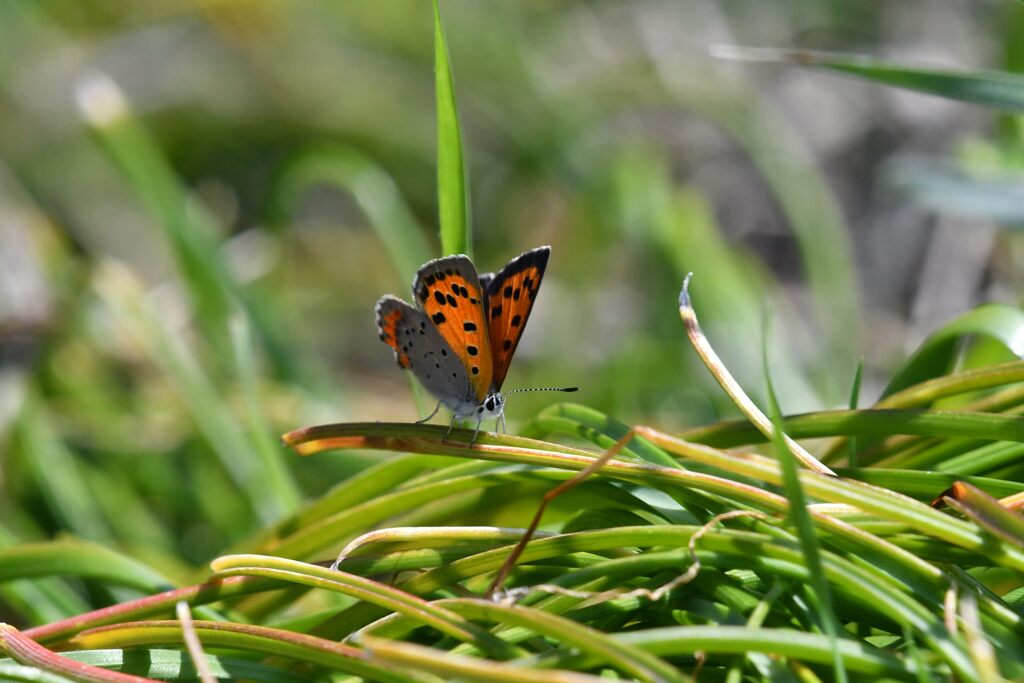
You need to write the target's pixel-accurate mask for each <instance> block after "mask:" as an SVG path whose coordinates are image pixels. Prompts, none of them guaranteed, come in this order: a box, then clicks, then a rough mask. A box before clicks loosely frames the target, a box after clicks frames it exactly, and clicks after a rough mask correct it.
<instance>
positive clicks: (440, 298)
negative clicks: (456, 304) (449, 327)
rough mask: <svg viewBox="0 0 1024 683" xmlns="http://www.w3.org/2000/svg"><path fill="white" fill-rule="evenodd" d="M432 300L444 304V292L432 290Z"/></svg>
mask: <svg viewBox="0 0 1024 683" xmlns="http://www.w3.org/2000/svg"><path fill="white" fill-rule="evenodd" d="M434 300H435V301H437V303H439V304H441V305H442V306H444V294H442V293H441V292H440V291H439V290H436V289H435V290H434Z"/></svg>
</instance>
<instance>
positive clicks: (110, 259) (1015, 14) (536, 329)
mask: <svg viewBox="0 0 1024 683" xmlns="http://www.w3.org/2000/svg"><path fill="white" fill-rule="evenodd" d="M925 10H927V11H925ZM442 12H443V15H444V20H445V26H446V33H447V37H448V43H449V50H450V52H451V63H452V69H453V73H454V77H455V85H456V94H457V97H458V100H459V105H460V114H461V117H462V128H463V141H464V145H465V149H466V158H467V174H468V181H469V187H470V197H471V212H472V225H473V256H474V260H475V262H476V263H477V264H478V266H479V268H480V270H481V271H484V270H495V269H497V268H499V267H500V266H501V265H502V264H503V263H504V262H505V261H507V260H508V259H510V258H512V257H513V256H515V255H517V254H519V253H520V252H522V251H525V250H526V249H529V248H532V247H534V246H537V245H541V244H551V245H552V248H553V253H552V259H551V261H550V263H549V266H548V272H547V276H546V278H545V281H544V287H543V289H542V292H541V294H540V296H539V297H538V303H537V307H536V309H535V311H534V314H533V317H532V319H531V322H530V326H529V330H528V332H527V334H526V336H525V338H524V341H523V343H522V344H521V345H520V347H519V351H518V354H517V359H516V361H515V363H514V364H513V367H512V370H511V372H510V375H509V379H508V382H507V386H508V387H516V386H524V387H528V386H536V385H549V384H555V385H576V384H578V385H579V386H580V387H581V392H580V393H579V394H577V395H576V396H578V397H579V401H580V402H582V403H586V404H588V405H590V406H593V407H594V408H597V409H599V410H601V411H604V412H607V413H609V414H611V415H614V416H615V417H617V418H618V419H620V420H622V421H624V422H628V423H646V424H652V425H656V426H658V427H661V428H664V429H667V430H673V429H681V428H684V427H689V426H695V425H700V424H706V423H708V422H711V421H714V420H716V419H719V418H722V417H731V416H734V415H735V412H734V408H732V407H731V404H730V403H729V401H728V400H727V399H726V398H724V397H723V396H722V395H721V393H720V392H719V391H718V390H717V389H716V388H715V386H714V384H713V382H712V380H711V379H710V378H709V377H708V376H707V374H706V371H705V370H704V369H703V367H702V366H701V365H700V364H699V362H698V361H697V359H696V358H695V357H694V355H693V353H692V351H691V350H690V348H689V346H688V344H687V343H686V338H685V335H684V333H683V330H682V326H681V324H680V322H679V319H678V315H677V310H676V297H677V294H678V290H679V285H680V282H681V280H682V277H683V275H685V273H686V272H688V271H694V281H693V288H692V291H693V294H694V299H695V302H696V307H697V311H698V313H699V314H700V315H701V320H702V323H703V324H704V327H705V331H706V332H707V333H708V336H709V338H710V340H711V342H712V343H713V344H714V345H715V347H716V348H717V349H718V351H719V353H720V354H721V356H722V358H723V360H724V361H725V363H726V364H727V365H728V366H729V367H730V368H731V369H732V371H733V372H734V373H735V375H736V376H737V378H738V379H739V380H740V382H741V383H742V384H743V385H744V386H745V387H746V388H747V389H748V390H749V391H750V392H751V393H752V395H753V396H755V397H756V398H759V397H761V396H762V383H763V379H762V370H761V367H760V349H761V345H762V335H761V328H762V320H763V318H764V316H765V315H769V314H770V316H771V321H772V327H773V338H772V341H771V347H770V349H771V356H772V359H773V360H772V374H773V380H774V382H775V383H776V388H777V390H778V391H779V393H780V399H781V402H782V405H783V409H784V410H786V411H787V412H795V411H800V410H810V409H820V408H828V407H836V406H843V405H845V404H846V402H847V401H848V394H849V391H850V389H849V387H850V385H851V383H852V381H853V376H854V373H855V369H856V366H857V363H858V361H859V359H860V358H862V357H863V359H864V363H865V382H864V388H863V390H862V404H867V403H870V402H871V401H872V400H874V398H876V397H877V396H878V394H879V392H880V391H881V388H882V387H883V386H884V384H885V383H886V381H887V380H888V378H889V376H890V374H891V372H892V369H893V368H894V367H896V366H897V365H898V364H899V363H900V362H901V361H902V360H903V359H904V358H905V357H906V356H907V355H908V354H909V353H910V352H911V351H912V350H913V348H914V347H915V346H916V345H917V344H918V343H919V342H920V341H921V340H922V339H923V338H924V337H925V336H926V335H927V334H928V333H929V332H930V331H932V330H933V329H935V328H936V327H937V326H938V325H939V324H941V323H942V322H944V321H946V320H948V319H950V318H951V317H953V316H955V315H957V314H959V313H962V312H964V311H967V310H969V309H970V308H971V307H973V306H974V305H976V304H978V303H980V302H983V301H1004V302H1008V303H1012V304H1016V303H1017V302H1018V301H1019V297H1020V294H1021V292H1022V291H1024V281H1022V276H1021V273H1022V272H1024V270H1022V268H1021V261H1022V259H1024V247H1022V244H1021V241H1020V238H1019V236H1018V235H1017V233H1016V232H1015V231H1014V228H1015V227H1017V226H1018V225H1019V224H1020V223H1021V221H1022V219H1024V208H1021V207H1024V201H1021V199H1024V194H1022V192H1021V187H1022V185H1021V175H1020V173H1021V168H1022V159H1024V155H1022V154H1021V149H1022V147H1021V126H1020V118H1019V117H1014V116H1009V115H1001V114H994V113H992V112H991V111H989V110H985V109H981V108H975V107H972V106H969V105H965V104H960V103H956V102H951V101H946V100H939V99H936V98H932V97H928V96H924V95H918V94H913V93H908V92H905V91H895V90H891V89H886V88H882V87H879V86H876V85H871V84H868V83H864V82H860V81H856V80H852V79H849V78H844V77H842V76H836V75H833V74H828V73H823V72H818V71H808V70H802V69H800V68H798V67H795V66H777V65H763V64H749V63H742V62H734V61H727V60H722V59H716V58H713V57H712V56H711V51H712V49H713V48H714V46H721V45H744V46H776V47H799V48H808V49H818V50H838V51H849V52H856V53H859V54H871V55H877V56H884V57H890V58H893V59H897V60H900V61H903V62H917V63H927V64H933V65H939V66H946V67H951V68H965V69H967V68H991V69H1001V70H1008V71H1019V70H1020V69H1021V67H1022V66H1024V5H1022V4H1021V3H1010V2H976V3H953V4H937V3H925V2H916V1H913V2H901V3H852V2H849V3H843V2H777V1H772V2H764V1H762V0H744V1H738V0H737V1H730V2H710V1H700V2H696V1H695V2H668V1H665V2H642V3H633V2H615V1H603V2H570V1H562V2H538V1H534V2H516V3H509V2H479V1H477V0H447V1H446V2H444V3H443V4H442ZM432 40H433V32H432V15H431V5H430V4H429V3H427V2H423V1H422V0H382V1H380V2H283V1H274V0H256V1H247V2H241V1H235V0H205V1H196V2H186V3H179V2H164V1H162V0H156V1H153V2H146V3H121V2H108V1H74V2H71V1H63V2H33V3H27V2H19V1H17V0H7V1H4V2H0V545H5V544H12V543H15V542H20V541H26V540H32V539H44V538H51V537H54V536H59V535H61V534H64V533H70V534H73V535H75V536H78V537H81V538H85V539H89V540H94V541H99V542H102V543H104V544H108V545H111V546H114V547H118V548H120V549H123V550H125V551H127V552H129V553H130V554H133V555H135V556H137V557H140V558H142V559H145V560H147V561H149V562H152V563H153V564H154V566H158V567H160V568H161V570H162V571H165V572H166V573H167V574H168V575H169V576H174V577H184V576H187V575H188V573H189V572H190V571H192V570H193V569H194V568H196V567H199V566H201V565H202V563H203V562H205V561H206V560H207V559H208V558H209V557H211V556H212V555H214V554H216V553H218V552H220V551H222V550H224V548H226V547H228V546H229V545H230V544H231V543H233V542H237V541H238V540H239V539H242V538H244V537H246V536H247V535H249V534H251V533H253V532H254V531H255V530H257V529H259V528H261V527H262V526H264V525H266V524H267V523H269V522H271V521H273V520H275V519H278V518H280V517H281V516H282V515H283V514H284V513H285V512H287V511H290V510H294V509H295V507H296V506H297V505H298V504H299V503H300V502H301V501H302V500H305V499H307V498H308V497H311V496H315V495H317V494H318V493H321V492H323V491H324V490H326V489H327V488H328V487H329V486H330V485H331V484H332V483H334V482H336V481H339V480H341V479H343V478H344V477H345V476H348V475H349V474H351V473H352V472H354V471H356V470H358V469H359V468H361V467H364V466H366V465H367V464H369V463H372V462H374V461H376V460H377V459H379V458H380V455H379V454H372V455H371V454H367V455H365V456H354V455H352V454H351V453H346V454H343V455H341V454H339V455H330V454H329V455H323V456H318V457H316V458H311V459H307V460H303V459H300V458H298V457H295V456H293V455H292V454H290V453H288V452H285V451H284V449H283V448H282V447H281V446H280V445H279V444H278V435H279V434H281V433H282V432H284V431H288V430H290V429H294V428H296V427H300V426H303V425H308V424H314V423H318V422H328V421H350V420H380V421H407V420H413V419H416V418H417V417H418V415H419V413H418V412H417V405H416V402H415V401H414V398H413V393H412V388H411V384H410V381H409V377H408V376H407V373H402V372H400V371H399V370H398V369H397V368H396V367H395V364H394V362H393V358H392V354H391V351H390V349H388V348H387V347H386V346H385V345H383V344H381V343H380V342H379V341H378V340H377V338H376V330H375V329H374V325H373V306H374V303H375V302H376V300H377V298H378V297H379V296H381V295H382V294H385V293H389V292H390V293H394V294H397V295H399V296H402V297H405V298H408V297H409V292H408V288H409V281H410V279H411V277H412V275H413V272H414V270H415V268H416V267H417V266H418V265H419V264H420V263H421V262H422V261H424V260H426V259H428V258H432V257H435V256H438V255H439V250H440V248H439V246H438V239H437V228H436V225H437V218H436V217H437V202H436V173H435V164H436V147H435V145H436V141H435V135H436V132H435V117H434V96H433V92H434V76H433V44H432ZM768 311H770V313H768ZM556 400H558V399H557V397H556V396H553V395H550V394H549V395H544V394H538V395H530V394H527V395H523V396H516V397H515V398H514V399H513V400H512V401H511V402H510V404H509V406H508V415H509V420H510V426H511V427H512V428H513V429H515V428H516V426H517V425H521V424H523V423H525V422H527V421H528V420H529V419H530V416H531V415H533V414H535V413H536V412H537V411H538V410H540V409H541V408H543V407H544V406H546V405H549V404H550V403H552V402H554V401H556ZM442 419H443V418H442ZM3 590H6V589H4V588H3V587H0V591H3ZM16 595H17V594H16V593H9V594H8V595H7V599H9V600H15V599H16V598H15V597H14V596H16ZM64 597H65V598H66V599H67V600H71V601H73V600H74V599H76V598H75V597H74V595H73V594H68V595H65V596H64ZM3 599H4V596H3V594H2V593H0V602H2V601H3ZM58 602H59V601H58ZM65 607H66V609H67V610H68V611H71V610H72V609H73V607H74V605H68V604H66V605H65ZM0 616H2V614H0ZM38 616H39V617H40V618H45V617H46V616H47V615H45V614H42V615H38Z"/></svg>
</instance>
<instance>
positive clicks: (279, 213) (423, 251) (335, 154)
mask: <svg viewBox="0 0 1024 683" xmlns="http://www.w3.org/2000/svg"><path fill="white" fill-rule="evenodd" d="M318 183H329V184H331V185H336V186H338V187H339V188H341V189H344V190H346V191H348V192H350V193H351V194H352V198H353V199H354V200H355V202H356V204H358V205H359V208H360V209H361V210H362V211H363V213H364V214H366V218H367V219H368V220H369V223H370V226H371V227H372V228H373V230H375V231H376V233H377V236H378V237H379V238H380V243H381V245H382V246H383V247H384V248H385V249H386V250H387V252H388V255H389V256H390V257H391V264H392V265H393V266H394V267H395V272H396V273H398V275H399V276H400V279H401V281H402V282H408V280H409V278H411V277H412V274H413V273H415V272H416V269H417V268H419V267H420V264H422V263H424V262H425V261H427V260H429V259H430V254H431V249H430V248H429V247H428V246H427V241H426V240H425V239H424V238H423V231H422V228H420V226H419V224H418V223H417V222H416V217H415V216H414V215H413V213H412V209H410V208H409V205H408V204H407V203H406V201H405V199H404V198H403V197H402V195H401V193H400V192H399V191H398V188H397V187H396V186H395V182H394V180H392V178H391V176H390V175H388V173H387V171H386V170H385V169H384V168H382V167H381V166H380V165H379V164H377V163H376V162H374V161H373V160H372V159H370V158H369V157H367V156H366V155H365V154H363V153H361V152H359V151H358V150H356V149H352V148H350V147H344V146H340V145H334V146H330V147H316V148H314V149H311V150H307V151H305V152H302V153H301V154H299V155H298V156H296V157H295V158H294V159H292V160H291V162H289V164H288V165H287V166H286V167H285V169H284V171H283V172H282V173H281V175H280V177H279V178H278V179H277V182H276V183H275V185H274V189H273V194H272V197H271V213H272V215H273V221H274V222H275V223H279V222H281V221H282V220H283V219H284V218H285V216H286V215H287V214H288V213H290V212H291V211H292V210H293V209H294V207H295V204H296V203H297V202H298V200H299V198H300V197H301V196H302V194H303V193H304V192H305V191H306V190H307V189H309V188H310V187H311V186H313V185H316V184H318Z"/></svg>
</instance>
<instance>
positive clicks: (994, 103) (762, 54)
mask: <svg viewBox="0 0 1024 683" xmlns="http://www.w3.org/2000/svg"><path fill="white" fill-rule="evenodd" d="M712 54H713V55H715V56H717V57H722V58H725V59H737V60H743V61H749V62H766V63H784V64H795V65H798V66H808V67H814V68H820V69H828V70H831V71H838V72H841V73H844V74H849V75H852V76H857V77H859V78H863V79H865V80H869V81H873V82H875V83H881V84H883V85H891V86H895V87H898V88H904V89H906V90H915V91H917V92H922V93H927V94H929V95H935V96H938V97H945V98H947V99H952V100H959V101H961V102H969V103H971V104H978V105H981V106H985V107H992V108H994V109H1001V110H1004V111H1008V112H1024V77H1022V76H1020V75H1018V74H1013V73H1008V72H1004V71H949V70H946V69H931V68H923V67H912V66H906V65H903V64H896V63H893V62H887V61H883V60H880V59H874V58H871V57H864V56H860V55H846V54H838V53H829V52H813V51H808V50H776V49H772V48H743V47H732V46H718V47H716V48H714V49H713V50H712Z"/></svg>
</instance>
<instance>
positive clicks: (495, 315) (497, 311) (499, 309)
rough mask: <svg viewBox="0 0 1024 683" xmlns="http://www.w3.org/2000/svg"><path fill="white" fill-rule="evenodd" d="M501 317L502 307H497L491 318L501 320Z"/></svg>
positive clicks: (492, 310)
mask: <svg viewBox="0 0 1024 683" xmlns="http://www.w3.org/2000/svg"><path fill="white" fill-rule="evenodd" d="M500 317H501V306H495V307H494V308H492V309H491V318H500Z"/></svg>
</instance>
